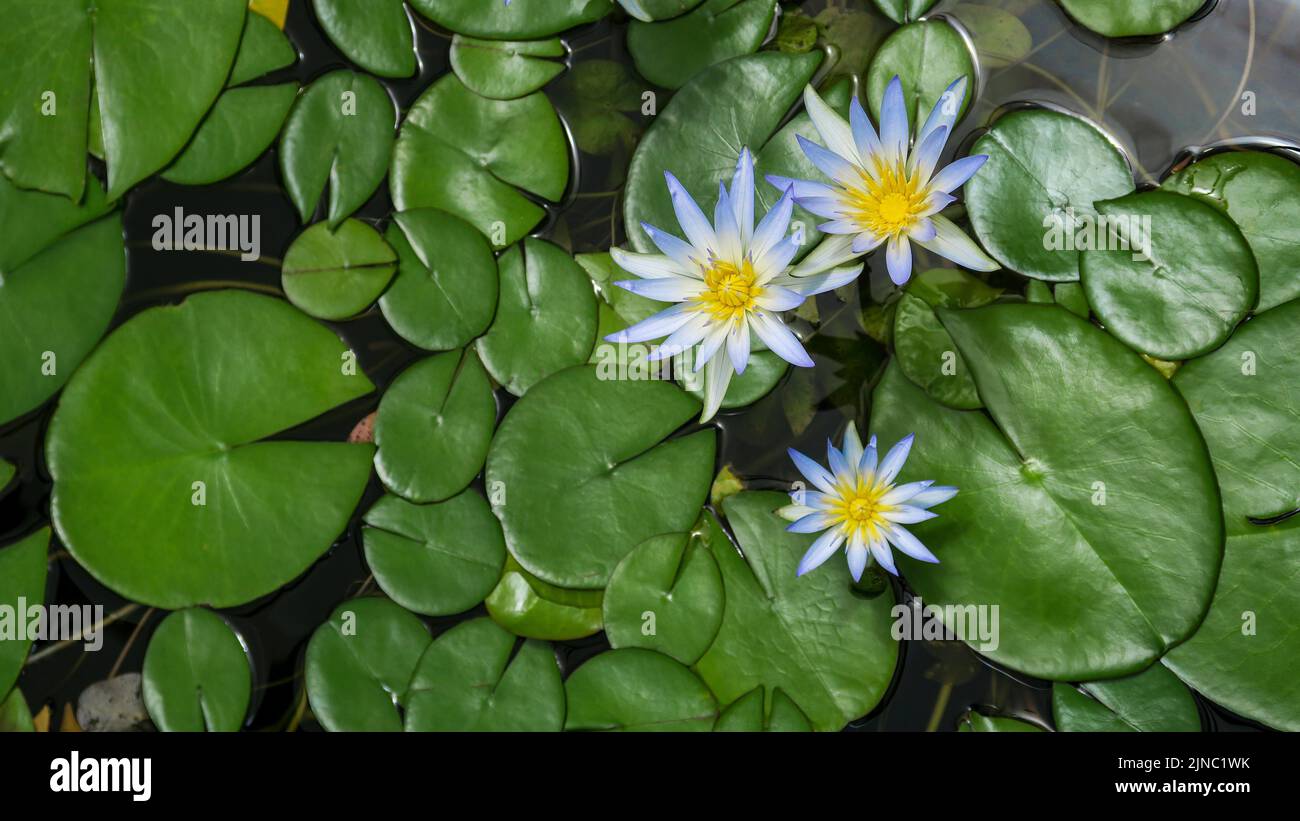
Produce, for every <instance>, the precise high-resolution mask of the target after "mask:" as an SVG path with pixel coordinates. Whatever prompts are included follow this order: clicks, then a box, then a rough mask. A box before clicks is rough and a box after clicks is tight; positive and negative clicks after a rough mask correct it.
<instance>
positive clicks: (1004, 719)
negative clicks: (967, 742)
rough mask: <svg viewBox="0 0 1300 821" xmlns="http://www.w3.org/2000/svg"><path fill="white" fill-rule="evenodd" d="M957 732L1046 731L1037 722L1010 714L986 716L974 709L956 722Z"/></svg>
mask: <svg viewBox="0 0 1300 821" xmlns="http://www.w3.org/2000/svg"><path fill="white" fill-rule="evenodd" d="M957 732H959V733H1043V732H1047V731H1046V730H1045V729H1044V728H1042V727H1039V726H1038V725H1037V724H1031V723H1029V722H1028V721H1023V720H1021V719H1018V718H1011V717H1010V716H988V715H984V714H983V713H981V712H978V711H976V710H971V711H970V712H969V713H967V714H966V715H964V716H962V717H961V720H959V721H958V722H957Z"/></svg>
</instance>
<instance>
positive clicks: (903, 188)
mask: <svg viewBox="0 0 1300 821" xmlns="http://www.w3.org/2000/svg"><path fill="white" fill-rule="evenodd" d="M876 175H877V176H878V177H879V178H880V179H879V180H877V179H874V178H872V176H871V175H870V174H867V173H865V172H864V173H862V175H861V176H862V187H861V188H855V187H851V188H846V189H845V192H846V193H847V195H848V202H849V214H848V215H849V217H850V218H851V219H853V220H854V221H856V222H857V223H858V224H859V225H861V226H862V227H863V228H866V229H869V230H870V231H871V232H872V233H874V234H876V235H877V236H894V235H897V234H901V233H903V232H904V231H906V230H907V229H908V228H911V227H912V226H913V225H914V224H915V223H916V222H917V220H919V219H920V214H921V212H922V210H924V207H925V200H926V198H927V197H928V196H929V191H927V190H922V189H921V187H920V185H919V184H918V181H917V180H913V179H911V178H909V177H908V175H907V169H906V168H904V167H903V166H902V165H901V164H899V165H894V166H888V165H885V164H884V163H878V164H877V165H876Z"/></svg>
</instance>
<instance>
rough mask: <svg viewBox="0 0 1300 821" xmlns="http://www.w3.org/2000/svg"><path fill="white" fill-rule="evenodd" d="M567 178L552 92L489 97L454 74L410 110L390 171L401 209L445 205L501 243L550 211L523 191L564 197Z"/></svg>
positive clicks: (564, 143)
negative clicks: (549, 96) (510, 97)
mask: <svg viewBox="0 0 1300 821" xmlns="http://www.w3.org/2000/svg"><path fill="white" fill-rule="evenodd" d="M521 5H522V4H521ZM530 5H532V6H537V5H538V4H536V3H533V4H530ZM521 11H522V9H521ZM480 13H481V14H482V13H483V12H482V11H481V7H480ZM452 124H454V126H453V125H452ZM430 168H437V169H438V173H437V174H430V173H428V170H429V169H430ZM568 182H569V146H568V141H567V139H566V137H565V135H564V128H563V126H561V125H560V118H559V117H558V116H556V114H555V109H554V108H553V107H552V106H551V103H550V100H548V99H546V95H545V94H541V93H540V92H538V93H534V94H529V95H528V96H526V97H520V98H519V99H517V100H489V99H488V98H486V97H481V96H479V95H478V94H475V93H474V92H473V91H470V90H469V89H468V88H466V87H465V84H464V83H462V82H461V81H460V79H459V78H457V77H456V75H455V74H448V75H446V76H444V77H443V78H442V79H440V80H438V81H437V82H436V83H434V84H433V85H432V86H430V87H429V89H428V90H427V91H425V92H424V93H423V94H421V95H420V98H419V99H418V100H416V101H415V104H414V105H412V106H411V108H410V110H409V111H408V112H407V114H406V120H405V122H403V123H402V129H401V132H400V133H399V134H398V137H397V145H396V146H395V147H394V149H393V161H392V170H391V171H390V174H389V186H390V187H391V189H392V195H393V202H394V204H395V205H396V206H397V209H398V210H399V211H409V210H412V209H415V208H441V209H442V210H444V211H449V212H451V213H453V214H455V215H457V216H458V217H461V218H463V219H464V220H465V221H466V222H469V223H470V224H472V225H473V226H474V227H475V228H477V229H479V230H480V231H482V232H483V234H484V235H485V236H486V237H488V238H489V239H490V240H491V241H492V242H493V244H494V245H496V246H497V247H501V248H503V247H505V246H507V245H510V244H512V243H515V242H518V241H519V239H520V238H522V237H523V236H524V235H525V234H527V233H528V232H529V231H531V230H532V229H533V227H534V226H536V225H537V223H539V222H540V221H541V219H542V217H543V216H544V215H545V213H546V212H545V211H544V210H543V209H542V207H541V206H540V205H538V204H537V203H535V202H534V201H533V200H531V199H529V198H528V197H527V196H525V193H524V192H527V193H531V194H534V195H536V196H538V197H541V198H543V199H546V200H550V201H552V202H557V201H559V199H560V198H561V197H562V196H563V195H564V189H565V187H566V186H567V185H568Z"/></svg>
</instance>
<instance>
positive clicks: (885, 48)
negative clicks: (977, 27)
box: [867, 20, 975, 131]
mask: <svg viewBox="0 0 1300 821" xmlns="http://www.w3.org/2000/svg"><path fill="white" fill-rule="evenodd" d="M962 76H964V77H965V78H966V96H965V97H964V98H963V99H962V101H961V109H960V110H959V111H958V112H957V116H958V117H960V116H961V115H962V114H963V113H965V111H966V108H967V107H968V106H969V105H970V101H971V96H972V95H973V94H974V93H975V63H974V58H973V55H972V54H971V51H970V46H969V45H967V43H966V40H965V38H963V37H962V36H961V33H960V32H958V31H957V29H955V28H953V26H952V25H951V24H949V23H948V22H947V21H946V20H927V21H925V22H922V23H908V24H907V25H905V26H903V27H902V28H900V29H898V30H897V31H895V32H894V33H893V34H891V35H889V37H888V39H886V40H885V42H883V43H881V44H880V49H879V50H878V51H877V52H876V56H875V57H872V58H871V68H869V69H868V70H867V104H868V106H869V107H870V109H871V116H872V117H874V118H875V120H876V122H880V105H881V103H882V102H883V101H884V99H885V88H886V86H888V85H889V81H890V80H892V79H894V78H895V77H898V78H899V80H900V81H901V82H902V84H903V99H904V100H905V101H906V102H907V121H908V123H909V124H910V125H911V127H912V129H913V131H916V130H919V128H920V124H921V123H924V122H925V119H926V117H929V116H930V111H931V110H932V109H933V108H934V106H935V104H936V103H938V102H939V101H940V100H941V99H942V97H943V93H944V91H945V90H947V88H948V86H950V85H952V82H953V81H954V80H956V79H957V78H958V77H962Z"/></svg>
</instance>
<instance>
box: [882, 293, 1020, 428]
mask: <svg viewBox="0 0 1300 821" xmlns="http://www.w3.org/2000/svg"><path fill="white" fill-rule="evenodd" d="M1030 284H1033V282H1031V283H1030ZM1001 294H1002V289H1000V288H994V287H992V286H990V285H988V284H987V283H985V282H984V281H983V280H981V279H979V278H978V277H975V276H972V275H971V274H968V273H966V272H965V271H961V270H958V269H955V268H933V269H931V270H928V271H923V272H922V273H920V274H917V275H916V276H914V277H912V279H911V280H909V281H908V283H907V289H906V292H905V293H904V294H902V296H901V297H900V298H899V299H898V301H897V302H894V303H891V306H890V307H891V309H892V316H893V335H892V337H891V338H892V340H893V343H894V352H895V353H896V354H897V356H898V364H899V367H901V368H902V370H903V373H904V374H905V375H906V376H907V378H908V379H910V380H912V381H913V382H914V383H916V384H917V385H919V386H920V387H922V388H924V389H925V392H926V393H928V394H929V395H930V397H931V398H932V399H934V400H936V401H938V402H940V403H942V404H944V405H947V406H948V407H950V408H958V409H960V410H974V409H975V408H980V407H983V403H982V402H980V398H979V392H978V391H977V390H976V389H975V382H974V380H972V379H971V376H970V370H969V368H968V367H967V365H966V362H965V360H963V359H962V357H961V352H959V351H958V350H957V345H956V343H954V342H953V341H952V337H951V336H949V335H948V332H947V331H946V330H944V327H943V325H942V324H941V323H940V322H939V318H938V317H937V316H935V313H934V309H935V308H978V307H980V306H982V305H988V304H989V303H991V302H993V300H995V299H997V298H998V297H999V296H1000V295H1001Z"/></svg>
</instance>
